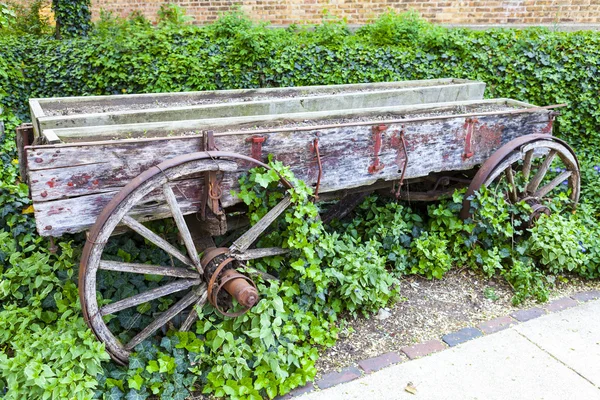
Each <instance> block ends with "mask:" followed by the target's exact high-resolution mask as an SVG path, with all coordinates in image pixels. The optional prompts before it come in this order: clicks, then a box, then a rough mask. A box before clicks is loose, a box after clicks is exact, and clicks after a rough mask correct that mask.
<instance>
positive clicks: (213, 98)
mask: <svg viewBox="0 0 600 400" xmlns="http://www.w3.org/2000/svg"><path fill="white" fill-rule="evenodd" d="M428 87H438V88H441V89H443V91H448V90H460V91H461V92H466V93H465V94H464V95H463V96H467V97H465V98H464V99H466V98H470V99H473V100H478V99H482V98H483V92H484V90H485V83H483V82H477V81H469V80H465V79H453V78H446V79H431V80H419V81H400V82H378V83H361V84H348V85H326V86H299V87H287V88H261V89H235V90H213V91H201V92H180V93H147V94H127V95H111V96H79V97H61V98H44V99H31V101H30V103H31V104H32V107H33V105H34V104H33V103H35V105H36V106H38V107H40V110H41V109H42V108H43V109H44V110H47V113H46V114H47V115H52V114H54V115H56V114H58V115H68V114H82V113H85V112H86V111H87V110H86V109H90V108H93V109H95V111H97V112H107V111H111V110H114V109H115V108H125V109H140V108H150V107H152V108H160V107H173V106H176V105H177V104H187V105H193V104H199V103H200V104H210V103H213V104H214V103H225V102H228V103H229V102H249V101H256V100H269V99H277V98H291V97H301V96H318V95H321V96H323V95H335V94H347V93H351V92H364V91H377V90H379V91H384V90H406V89H413V88H428ZM441 95H443V93H442V94H441ZM450 100H455V99H454V98H450ZM438 101H439V100H438ZM88 113H89V111H88ZM32 116H34V117H35V116H39V117H43V116H46V115H44V112H41V113H38V114H37V115H32ZM34 121H35V119H34Z"/></svg>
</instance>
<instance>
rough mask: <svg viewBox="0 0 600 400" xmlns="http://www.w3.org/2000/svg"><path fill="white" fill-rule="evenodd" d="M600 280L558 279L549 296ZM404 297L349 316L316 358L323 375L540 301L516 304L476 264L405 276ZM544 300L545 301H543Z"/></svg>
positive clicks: (598, 283) (596, 284)
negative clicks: (382, 312) (433, 276)
mask: <svg viewBox="0 0 600 400" xmlns="http://www.w3.org/2000/svg"><path fill="white" fill-rule="evenodd" d="M599 288H600V281H587V280H582V279H580V278H578V277H569V278H568V281H567V282H562V281H560V282H558V283H557V284H556V287H555V288H554V289H553V290H552V292H551V296H550V300H552V299H556V298H560V297H564V296H568V295H572V294H574V293H577V292H581V291H588V290H597V289H599ZM400 292H401V296H402V298H401V300H400V301H399V302H398V303H397V304H395V305H394V306H392V307H390V309H389V311H390V312H391V316H390V317H389V318H387V319H384V320H378V319H376V318H375V316H372V317H370V318H357V319H354V320H352V319H349V322H348V323H347V325H346V326H345V327H344V328H342V329H341V330H340V339H339V340H338V342H337V343H336V345H335V346H333V347H331V348H329V349H326V350H324V351H323V352H322V353H321V357H320V359H319V360H318V361H317V370H318V376H317V378H316V379H319V378H320V376H321V375H323V374H326V373H328V372H332V371H337V370H340V369H342V368H345V367H348V366H351V365H356V364H357V363H358V361H360V360H364V359H367V358H371V357H376V356H379V355H382V354H385V353H389V352H399V351H400V349H401V348H402V347H405V346H411V345H413V344H416V343H421V342H424V341H427V340H432V339H437V340H439V339H440V338H441V337H442V336H443V335H445V334H447V333H451V332H454V331H456V330H459V329H462V328H465V327H468V326H476V325H477V324H479V323H481V322H484V321H488V320H490V319H493V318H496V317H500V316H505V315H508V314H510V313H511V312H513V311H516V310H519V309H525V308H530V307H534V306H540V304H538V303H536V302H534V301H531V300H530V301H526V302H524V303H522V304H520V305H519V307H514V306H513V305H512V303H511V298H512V295H513V291H512V289H511V288H510V286H509V285H508V283H506V281H504V280H501V279H487V278H484V277H482V276H479V275H478V274H476V273H475V272H473V271H472V270H453V271H450V272H448V273H447V274H446V275H445V276H444V278H443V279H442V280H426V279H424V278H421V277H416V276H411V277H408V278H406V279H404V280H403V281H402V282H401V290H400ZM541 306H543V304H542V305H541Z"/></svg>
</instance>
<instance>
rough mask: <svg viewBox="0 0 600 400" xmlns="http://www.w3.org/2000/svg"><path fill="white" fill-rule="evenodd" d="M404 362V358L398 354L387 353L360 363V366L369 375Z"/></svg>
mask: <svg viewBox="0 0 600 400" xmlns="http://www.w3.org/2000/svg"><path fill="white" fill-rule="evenodd" d="M399 362H402V357H400V354H398V353H386V354H382V355H380V356H378V357H373V358H369V359H366V360H362V361H359V362H358V365H359V366H360V367H361V368H362V370H363V371H365V372H366V373H367V374H368V373H371V372H375V371H379V370H380V369H382V368H384V367H387V366H389V365H392V364H397V363H399Z"/></svg>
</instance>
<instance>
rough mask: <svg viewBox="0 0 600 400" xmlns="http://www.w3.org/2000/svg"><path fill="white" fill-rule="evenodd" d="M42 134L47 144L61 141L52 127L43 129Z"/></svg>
mask: <svg viewBox="0 0 600 400" xmlns="http://www.w3.org/2000/svg"><path fill="white" fill-rule="evenodd" d="M42 136H44V138H45V140H46V143H48V144H58V143H61V140H60V138H59V137H58V136H57V135H56V132H55V131H54V130H53V129H46V130H44V131H43V134H42Z"/></svg>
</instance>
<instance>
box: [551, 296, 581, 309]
mask: <svg viewBox="0 0 600 400" xmlns="http://www.w3.org/2000/svg"><path fill="white" fill-rule="evenodd" d="M576 305H577V302H576V301H575V300H573V299H572V298H570V297H563V298H560V299H557V300H554V301H551V302H550V303H548V304H547V305H546V310H548V311H550V312H557V311H562V310H564V309H567V308H571V307H575V306H576Z"/></svg>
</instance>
